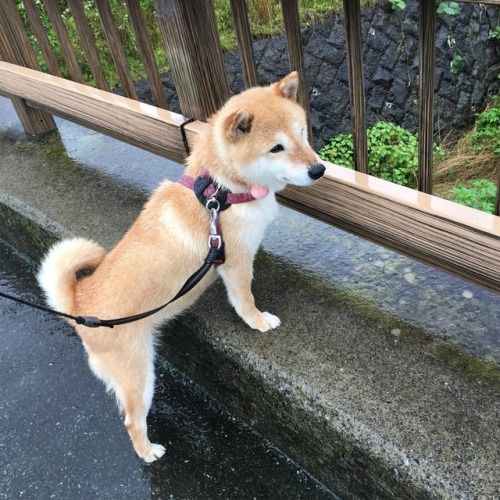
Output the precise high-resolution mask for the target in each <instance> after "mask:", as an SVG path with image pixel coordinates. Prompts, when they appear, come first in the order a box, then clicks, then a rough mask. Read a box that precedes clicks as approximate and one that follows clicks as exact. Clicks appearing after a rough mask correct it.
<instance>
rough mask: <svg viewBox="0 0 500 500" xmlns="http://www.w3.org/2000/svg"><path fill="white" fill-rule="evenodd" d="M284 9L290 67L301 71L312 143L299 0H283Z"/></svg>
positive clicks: (301, 101)
mask: <svg viewBox="0 0 500 500" xmlns="http://www.w3.org/2000/svg"><path fill="white" fill-rule="evenodd" d="M281 6H282V10H283V21H284V23H285V32H286V39H287V45H288V58H289V60H290V67H291V69H292V70H296V71H298V73H299V82H300V83H299V94H298V101H299V104H300V105H301V106H302V107H303V108H304V109H305V110H306V114H307V123H308V136H309V141H310V142H311V143H312V139H313V135H312V125H311V114H310V111H309V97H308V87H307V81H306V75H305V70H304V57H303V55H304V51H303V50H302V38H301V35H300V18H299V7H298V5H297V0H281Z"/></svg>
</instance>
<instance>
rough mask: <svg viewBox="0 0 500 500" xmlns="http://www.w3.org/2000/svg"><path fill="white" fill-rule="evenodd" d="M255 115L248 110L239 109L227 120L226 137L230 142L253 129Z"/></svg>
mask: <svg viewBox="0 0 500 500" xmlns="http://www.w3.org/2000/svg"><path fill="white" fill-rule="evenodd" d="M252 121H253V115H252V114H251V113H249V112H248V111H247V110H246V109H239V110H238V111H235V112H234V113H232V114H231V115H229V116H228V117H227V118H226V122H225V127H226V135H227V138H228V139H229V140H230V141H234V140H236V139H238V138H239V137H241V136H243V135H245V134H248V133H249V132H250V130H251V129H252Z"/></svg>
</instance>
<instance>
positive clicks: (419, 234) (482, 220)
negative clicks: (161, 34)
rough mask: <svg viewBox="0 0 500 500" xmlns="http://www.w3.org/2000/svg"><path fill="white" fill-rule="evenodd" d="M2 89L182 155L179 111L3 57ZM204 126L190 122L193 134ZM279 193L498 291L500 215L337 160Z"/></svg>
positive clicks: (312, 211) (134, 141)
mask: <svg viewBox="0 0 500 500" xmlns="http://www.w3.org/2000/svg"><path fill="white" fill-rule="evenodd" d="M0 93H3V94H6V95H8V96H16V97H17V98H21V99H23V100H25V101H27V103H28V104H29V105H30V106H33V107H36V108H39V109H43V110H46V111H49V112H51V113H54V114H56V115H59V116H63V117H65V118H67V119H69V120H71V121H74V122H76V123H80V124H82V125H85V126H87V127H89V128H92V129H95V130H98V131H101V132H103V133H105V134H108V135H111V136H113V137H116V138H118V139H121V140H124V141H126V142H129V143H131V144H134V145H136V146H139V147H141V148H143V149H146V150H149V151H152V152H154V153H157V154H159V155H162V156H164V157H167V158H170V159H172V160H174V161H178V162H182V161H183V159H184V157H185V152H184V147H183V143H182V138H181V134H180V131H179V127H180V124H181V123H182V122H183V120H184V118H183V117H182V116H181V115H178V114H176V113H172V112H170V111H167V110H164V109H159V108H156V107H154V106H150V105H148V104H144V103H140V102H137V101H133V100H131V99H127V98H125V97H121V96H118V95H115V94H110V93H108V92H104V91H101V90H98V89H94V88H90V87H88V86H85V85H82V84H79V83H75V82H71V81H68V80H64V79H62V78H59V77H56V76H52V75H47V74H44V73H41V72H39V71H34V70H31V69H28V68H23V67H20V66H17V65H14V64H10V63H7V62H3V61H0ZM206 127H207V125H206V124H205V123H203V122H194V123H191V124H189V125H188V126H187V127H186V131H187V136H188V140H189V141H192V140H194V139H195V137H196V136H197V135H198V134H199V133H201V132H203V130H204V129H205V128H206ZM279 200H280V202H281V203H283V204H285V205H287V206H290V207H292V208H294V209H297V210H299V211H301V212H303V213H306V214H309V215H311V216H313V217H315V218H317V219H320V220H323V221H325V222H327V223H330V224H333V225H335V226H338V227H341V228H343V229H346V230H347V231H350V232H353V233H355V234H358V235H360V236H363V237H365V238H368V239H370V240H372V241H375V242H377V243H379V244H382V245H384V246H387V247H389V248H392V249H394V250H396V251H399V252H401V253H404V254H406V255H409V256H411V257H414V258H416V259H419V260H421V261H423V262H426V263H428V264H431V265H434V266H437V267H439V268H441V269H444V270H446V271H448V272H450V273H452V274H455V275H457V276H460V277H462V278H466V279H468V280H470V281H473V282H475V283H478V284H479V285H482V286H485V287H487V288H490V289H491V290H495V291H497V292H500V266H499V264H498V263H499V262H500V217H496V216H493V215H489V214H486V213H483V212H479V211H477V210H473V209H471V208H467V207H463V206H461V205H457V204H456V203H452V202H449V201H446V200H443V199H440V198H437V197H435V196H432V195H428V194H425V193H422V192H418V191H414V190H412V189H409V188H405V187H401V186H397V185H395V184H392V183H390V182H387V181H384V180H381V179H377V178H375V177H372V176H368V175H366V174H362V173H360V172H354V171H351V170H348V169H345V168H343V167H338V166H336V165H332V164H328V168H327V174H326V175H325V177H324V179H322V180H321V181H320V182H318V183H316V184H315V185H314V186H311V187H309V188H307V189H295V188H288V189H286V190H285V191H284V192H282V193H280V195H279Z"/></svg>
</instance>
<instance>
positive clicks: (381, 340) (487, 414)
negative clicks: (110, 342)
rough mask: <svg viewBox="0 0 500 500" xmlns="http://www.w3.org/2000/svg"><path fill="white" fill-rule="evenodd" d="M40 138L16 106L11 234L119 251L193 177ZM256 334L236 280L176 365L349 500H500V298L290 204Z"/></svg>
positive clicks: (92, 144) (9, 185)
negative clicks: (241, 312) (166, 187)
mask: <svg viewBox="0 0 500 500" xmlns="http://www.w3.org/2000/svg"><path fill="white" fill-rule="evenodd" d="M58 124H59V130H60V135H59V134H55V135H51V136H48V137H46V138H44V139H42V140H30V139H28V138H26V137H25V136H24V134H22V132H21V131H20V127H19V125H18V124H17V119H16V117H15V115H13V112H12V109H11V107H10V103H9V102H8V101H7V100H5V99H0V147H1V153H0V179H1V180H0V222H1V226H0V227H1V229H0V238H2V239H4V240H6V241H7V242H8V243H9V244H10V245H12V246H14V247H16V248H18V249H20V250H22V251H23V252H25V253H27V254H28V255H30V256H31V257H32V258H33V259H34V260H38V259H39V257H40V255H41V253H42V252H43V250H44V249H45V248H47V246H48V245H49V244H50V242H52V241H53V240H54V239H55V238H57V237H60V236H62V235H66V234H78V235H81V236H87V237H90V238H93V239H95V240H97V241H98V242H100V243H102V244H104V245H105V246H108V247H109V246H111V245H113V244H114V243H115V242H116V241H117V240H118V239H119V238H120V237H121V235H122V234H123V232H124V231H125V230H126V228H128V226H129V225H130V224H131V223H132V221H133V220H134V218H135V217H136V215H137V213H138V211H139V210H140V207H141V205H142V203H143V201H144V199H145V197H146V196H147V193H148V192H149V191H150V190H151V189H152V188H153V187H154V186H155V185H156V184H157V183H158V182H159V180H161V179H162V178H164V177H168V178H171V179H176V178H178V177H179V175H180V173H181V172H182V168H181V167H180V166H178V165H175V164H172V163H171V162H168V161H167V160H164V159H161V158H158V157H155V156H153V155H151V154H149V153H145V152H142V151H140V150H138V149H136V148H133V147H130V146H127V145H125V144H122V143H119V142H117V141H114V140H112V139H109V138H107V137H104V136H102V135H100V134H97V133H94V132H91V131H89V130H86V129H83V128H81V127H77V126H75V125H72V124H70V123H68V122H65V121H62V120H58ZM254 292H255V296H256V300H257V302H258V305H259V306H260V307H261V308H262V309H265V310H269V311H270V312H272V313H275V314H277V315H278V316H279V317H280V318H281V320H282V323H283V326H282V327H280V328H279V329H278V330H276V331H275V332H273V333H271V334H259V333H255V332H253V331H251V330H249V329H248V328H247V327H246V326H245V325H244V324H243V323H242V322H241V320H240V319H239V318H238V317H237V315H236V314H235V313H234V312H233V311H232V310H231V308H230V306H229V305H228V303H227V300H226V298H225V292H224V290H223V287H222V286H221V284H220V283H218V284H216V285H215V286H214V287H213V288H212V289H211V290H209V292H208V293H207V294H206V295H204V296H203V298H202V299H201V300H200V301H199V302H198V303H197V305H196V306H195V307H194V308H192V309H191V310H190V311H189V312H188V313H187V314H185V315H184V316H183V317H182V318H181V319H180V320H178V321H177V322H176V323H175V324H174V325H170V327H169V328H168V329H166V331H165V334H164V336H163V343H162V346H161V355H162V356H163V357H164V358H165V359H167V360H168V361H169V362H171V363H173V364H174V366H176V367H177V368H178V369H179V370H180V371H182V372H183V373H186V374H187V375H188V376H189V377H191V378H192V379H193V380H195V381H196V382H197V383H199V384H200V385H201V386H203V387H205V388H206V389H208V390H209V391H210V392H211V393H212V394H214V395H215V396H216V397H217V398H218V399H219V400H220V401H221V402H223V403H224V404H225V405H227V406H229V407H230V408H231V409H232V411H234V412H235V413H237V414H238V415H239V416H241V417H243V418H245V419H246V420H247V421H248V422H249V423H251V424H252V425H253V426H254V427H255V428H256V429H257V430H258V431H259V432H261V433H262V434H263V435H264V436H266V437H267V438H269V439H270V440H271V441H272V442H274V443H275V444H276V445H278V446H279V447H280V448H281V449H282V450H283V451H284V452H285V453H287V454H288V455H289V456H290V457H291V458H293V459H294V460H296V461H297V462H298V463H300V464H301V465H303V466H304V467H305V468H306V469H307V470H309V471H310V472H311V473H312V474H313V475H315V477H317V478H318V479H319V480H320V481H323V482H324V483H325V484H327V485H328V486H329V487H331V488H332V489H333V490H334V491H336V492H339V493H340V494H341V495H342V496H343V497H345V498H370V499H372V498H391V497H394V496H395V497H398V498H427V497H429V498H473V497H480V498H483V497H484V498H495V497H498V494H499V492H500V485H499V480H498V477H499V475H500V470H499V467H500V466H499V457H500V430H499V425H498V422H499V421H500V397H499V391H500V371H499V366H500V338H499V337H500V326H499V325H500V297H499V296H498V295H497V294H494V293H493V292H489V291H487V290H483V289H480V288H478V287H476V286H474V285H472V284H470V283H467V282H464V281H462V280H459V279H456V278H454V277H451V276H448V275H446V274H443V273H441V272H439V271H436V270H434V269H431V268H429V267H427V266H424V265H422V264H419V263H417V262H415V261H412V260H410V259H407V258H405V257H402V256H400V255H398V254H395V253H392V252H390V251H388V250H386V249H383V248H381V247H378V246H376V245H373V244H370V243H368V242H366V241H364V240H361V239H359V238H356V237H354V236H352V235H349V234H347V233H344V232H342V231H339V230H337V229H335V228H332V227H329V226H326V225H324V224H321V223H319V222H316V221H313V220H311V219H309V218H307V217H305V216H302V215H300V214H297V213H295V212H292V211H290V210H287V209H285V208H282V210H281V215H280V217H279V219H278V221H276V223H275V224H274V225H273V226H272V228H271V230H270V231H269V232H268V235H267V237H266V239H265V241H264V244H263V250H262V251H261V252H260V253H259V255H258V259H257V262H256V268H255V283H254Z"/></svg>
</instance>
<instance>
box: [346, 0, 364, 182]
mask: <svg viewBox="0 0 500 500" xmlns="http://www.w3.org/2000/svg"><path fill="white" fill-rule="evenodd" d="M344 15H345V28H346V40H347V60H348V69H349V82H350V85H349V92H350V98H351V117H352V133H353V139H354V168H355V169H356V170H358V171H359V172H363V173H365V174H367V173H368V140H367V134H366V118H365V81H364V72H363V45H362V41H361V6H360V2H359V0H344Z"/></svg>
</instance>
